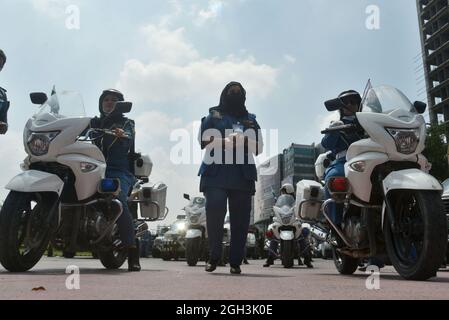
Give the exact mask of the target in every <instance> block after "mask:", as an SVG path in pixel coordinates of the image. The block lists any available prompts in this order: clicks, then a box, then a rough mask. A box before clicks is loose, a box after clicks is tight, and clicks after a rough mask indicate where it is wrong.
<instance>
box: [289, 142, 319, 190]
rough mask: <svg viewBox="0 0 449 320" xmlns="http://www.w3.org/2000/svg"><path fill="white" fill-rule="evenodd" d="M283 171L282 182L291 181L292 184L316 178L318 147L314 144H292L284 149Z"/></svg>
mask: <svg viewBox="0 0 449 320" xmlns="http://www.w3.org/2000/svg"><path fill="white" fill-rule="evenodd" d="M283 155H284V172H283V177H282V184H284V183H291V184H293V185H294V186H296V184H297V183H298V182H299V181H301V180H316V176H315V161H316V159H317V157H318V155H319V154H318V149H317V148H316V146H315V145H314V144H312V145H303V144H294V143H293V144H292V145H291V146H290V147H289V148H287V149H285V150H284V153H283Z"/></svg>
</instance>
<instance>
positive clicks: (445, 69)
mask: <svg viewBox="0 0 449 320" xmlns="http://www.w3.org/2000/svg"><path fill="white" fill-rule="evenodd" d="M417 7H418V18H419V27H420V31H421V32H420V33H421V43H422V54H423V62H424V72H425V79H426V86H427V97H428V104H429V113H430V122H431V123H438V122H441V121H444V122H445V123H449V0H417Z"/></svg>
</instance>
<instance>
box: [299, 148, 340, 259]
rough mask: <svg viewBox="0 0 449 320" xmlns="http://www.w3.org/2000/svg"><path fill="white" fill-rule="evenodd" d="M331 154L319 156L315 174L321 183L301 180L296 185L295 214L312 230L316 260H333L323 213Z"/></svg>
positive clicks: (311, 239) (312, 243)
mask: <svg viewBox="0 0 449 320" xmlns="http://www.w3.org/2000/svg"><path fill="white" fill-rule="evenodd" d="M333 160H334V159H332V155H331V152H327V153H323V154H321V155H319V156H318V158H317V160H316V162H315V173H316V176H317V177H318V179H319V181H322V182H321V183H320V182H317V181H314V180H301V181H299V182H298V183H297V184H296V199H297V201H296V206H295V213H296V214H297V215H298V216H299V218H300V220H301V221H302V222H303V226H304V227H307V228H309V230H310V245H311V247H312V252H313V256H314V257H315V258H323V259H332V247H331V245H330V244H329V242H328V236H329V231H330V230H329V226H328V224H327V223H326V219H325V218H324V216H323V214H322V212H321V205H322V204H323V201H324V200H323V199H324V181H323V179H324V172H325V170H326V168H327V167H329V165H330V164H331V162H332V161H333Z"/></svg>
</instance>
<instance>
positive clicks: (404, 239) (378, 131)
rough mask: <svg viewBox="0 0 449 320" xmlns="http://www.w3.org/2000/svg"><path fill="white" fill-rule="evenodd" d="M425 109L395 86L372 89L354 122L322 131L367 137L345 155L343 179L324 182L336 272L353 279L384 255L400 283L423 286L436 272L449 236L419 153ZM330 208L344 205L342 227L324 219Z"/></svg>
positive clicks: (334, 104) (336, 105) (435, 185)
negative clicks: (364, 263)
mask: <svg viewBox="0 0 449 320" xmlns="http://www.w3.org/2000/svg"><path fill="white" fill-rule="evenodd" d="M325 105H326V108H327V109H328V110H329V111H334V110H338V109H341V108H342V107H344V105H343V103H342V101H341V100H340V99H335V100H330V101H327V102H326V103H325ZM425 109H426V105H425V104H424V103H422V102H415V103H414V104H412V103H411V102H410V101H409V100H408V99H407V97H406V96H405V95H404V94H403V93H402V92H400V91H399V90H397V89H395V88H393V87H389V86H382V87H378V88H371V89H369V91H368V92H367V94H366V96H365V98H364V100H363V102H362V108H361V111H360V112H358V113H357V114H356V118H357V124H354V125H342V126H338V127H334V128H330V129H327V130H325V131H323V132H322V133H324V134H325V133H330V132H340V134H343V136H344V134H345V132H351V131H352V132H364V134H365V135H364V137H362V139H361V140H359V141H357V142H355V143H353V144H352V145H351V146H350V147H349V149H348V151H347V155H346V158H347V162H346V164H345V177H334V178H332V179H330V180H329V182H328V185H327V187H328V189H329V191H330V193H331V196H332V199H329V200H326V201H325V202H324V203H323V207H322V209H323V210H322V212H323V214H324V216H325V218H326V219H327V221H328V223H329V224H330V225H331V229H332V230H331V233H332V234H333V239H334V241H333V242H332V244H333V253H334V262H335V265H336V267H337V269H338V271H339V272H340V273H342V274H352V273H354V272H355V270H356V269H357V266H358V264H359V259H363V258H367V257H371V256H378V255H382V254H387V255H388V260H390V261H391V263H392V264H393V266H394V268H395V269H396V271H397V272H398V273H399V274H400V275H401V276H402V277H403V278H405V279H411V280H426V279H428V278H430V277H433V276H434V275H435V274H436V272H437V270H438V268H439V267H440V266H441V264H442V262H443V259H444V255H445V252H446V246H447V236H448V230H447V221H446V216H445V214H444V209H443V205H442V201H441V193H442V187H441V185H440V183H439V182H438V181H437V180H436V179H435V178H434V177H432V176H431V175H429V174H428V173H427V172H428V168H429V164H428V162H427V160H426V158H425V157H424V156H423V155H422V154H421V152H422V151H423V150H424V143H425V140H426V124H425V120H424V117H423V116H422V114H423V113H424V112H425ZM332 202H334V203H337V204H341V205H343V206H344V209H343V220H342V221H343V222H342V224H341V226H340V225H335V224H334V222H333V221H332V220H331V219H330V218H329V212H328V209H329V204H330V203H332Z"/></svg>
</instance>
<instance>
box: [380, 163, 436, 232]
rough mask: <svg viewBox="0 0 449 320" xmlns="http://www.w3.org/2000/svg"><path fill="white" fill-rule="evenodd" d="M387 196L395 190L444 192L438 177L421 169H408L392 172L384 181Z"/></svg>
mask: <svg viewBox="0 0 449 320" xmlns="http://www.w3.org/2000/svg"><path fill="white" fill-rule="evenodd" d="M383 189H384V194H385V196H387V197H388V194H389V193H390V192H391V191H393V190H428V191H438V192H440V193H442V192H443V187H442V186H441V184H440V183H439V182H438V180H437V179H435V178H434V177H432V176H431V175H430V174H428V173H425V172H424V171H421V170H419V169H407V170H400V171H394V172H392V173H390V174H389V175H388V176H387V177H386V178H385V179H384V181H383ZM385 208H386V206H385V204H384V205H383V209H382V225H383V221H384V218H385Z"/></svg>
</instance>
